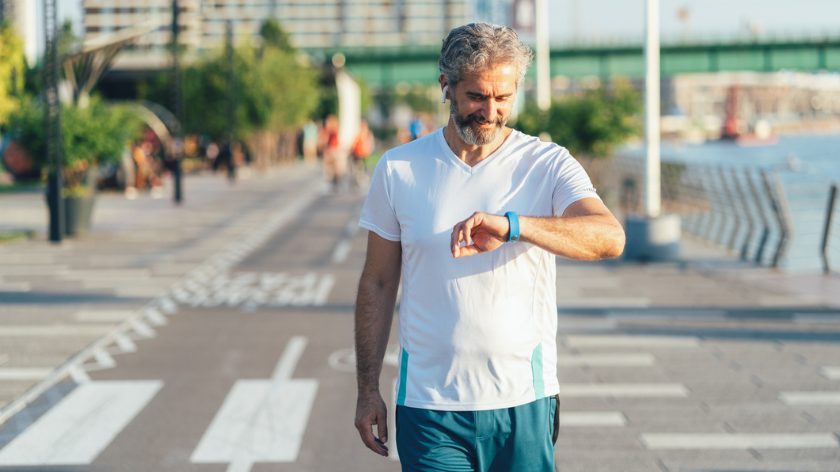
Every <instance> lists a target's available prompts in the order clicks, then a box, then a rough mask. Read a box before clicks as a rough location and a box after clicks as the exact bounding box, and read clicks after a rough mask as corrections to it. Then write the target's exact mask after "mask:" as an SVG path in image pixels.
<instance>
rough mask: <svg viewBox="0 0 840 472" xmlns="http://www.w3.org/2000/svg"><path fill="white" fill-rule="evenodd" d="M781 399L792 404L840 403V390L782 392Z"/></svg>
mask: <svg viewBox="0 0 840 472" xmlns="http://www.w3.org/2000/svg"><path fill="white" fill-rule="evenodd" d="M779 399H780V400H782V401H783V402H785V403H786V404H788V405H791V406H794V405H796V406H798V405H840V392H837V391H825V392H820V391H816V392H782V393H780V394H779Z"/></svg>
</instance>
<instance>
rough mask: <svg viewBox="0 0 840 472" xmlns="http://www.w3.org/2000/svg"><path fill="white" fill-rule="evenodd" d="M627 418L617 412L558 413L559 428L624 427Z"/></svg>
mask: <svg viewBox="0 0 840 472" xmlns="http://www.w3.org/2000/svg"><path fill="white" fill-rule="evenodd" d="M626 424H627V418H625V417H624V415H623V414H622V413H621V412H619V411H574V412H568V413H560V426H624V425H626Z"/></svg>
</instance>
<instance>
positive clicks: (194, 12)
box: [82, 0, 510, 68]
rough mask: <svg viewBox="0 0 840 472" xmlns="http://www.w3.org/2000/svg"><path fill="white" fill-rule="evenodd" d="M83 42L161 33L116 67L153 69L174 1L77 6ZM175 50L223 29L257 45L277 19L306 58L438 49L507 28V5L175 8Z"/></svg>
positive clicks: (201, 3)
mask: <svg viewBox="0 0 840 472" xmlns="http://www.w3.org/2000/svg"><path fill="white" fill-rule="evenodd" d="M82 4H83V7H84V20H83V24H84V36H85V39H88V38H91V37H94V36H98V35H102V34H109V33H112V32H115V31H119V30H120V29H122V28H126V27H127V26H130V25H137V24H143V23H146V22H152V23H156V24H159V27H158V29H157V30H156V31H155V32H154V33H152V34H149V35H147V36H146V37H144V38H142V39H141V40H139V41H137V42H136V43H135V44H134V45H133V46H132V47H130V48H127V50H126V52H125V53H123V54H121V57H120V58H118V60H117V63H116V64H115V67H117V68H120V67H128V68H132V65H133V66H135V67H143V68H149V67H151V68H155V67H162V66H163V63H164V62H165V61H166V55H167V46H168V44H169V41H170V38H171V21H172V1H171V0H82ZM178 4H179V10H180V14H179V25H180V27H181V36H180V42H181V43H182V44H184V45H185V46H186V47H187V50H188V51H204V50H209V49H213V48H216V47H219V46H221V44H222V43H223V42H224V38H225V28H226V24H227V22H228V21H230V22H231V23H232V25H233V33H234V36H235V41H236V42H237V43H241V42H242V41H244V40H248V39H250V40H257V38H258V34H259V29H260V26H261V25H262V24H263V22H264V21H265V20H266V19H267V18H276V19H277V21H278V22H279V23H280V24H281V26H282V27H283V29H285V30H286V31H287V32H288V33H289V36H290V38H291V40H292V42H293V44H294V45H295V46H296V47H298V48H302V49H305V50H340V49H347V48H383V47H389V48H392V47H409V46H412V47H414V46H420V47H423V46H437V45H439V44H440V41H441V39H442V38H443V37H444V35H445V34H446V33H447V32H448V31H449V30H450V29H451V28H453V27H455V26H457V25H461V24H464V23H468V22H471V21H490V22H493V23H502V24H506V23H508V21H507V18H508V10H509V4H510V2H509V0H179V2H178Z"/></svg>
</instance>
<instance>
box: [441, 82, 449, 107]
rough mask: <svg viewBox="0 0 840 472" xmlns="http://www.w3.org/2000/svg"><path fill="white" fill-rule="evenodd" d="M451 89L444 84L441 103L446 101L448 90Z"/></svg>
mask: <svg viewBox="0 0 840 472" xmlns="http://www.w3.org/2000/svg"><path fill="white" fill-rule="evenodd" d="M447 91H449V86H448V85H444V86H443V90H441V92H440V103H446V92H447Z"/></svg>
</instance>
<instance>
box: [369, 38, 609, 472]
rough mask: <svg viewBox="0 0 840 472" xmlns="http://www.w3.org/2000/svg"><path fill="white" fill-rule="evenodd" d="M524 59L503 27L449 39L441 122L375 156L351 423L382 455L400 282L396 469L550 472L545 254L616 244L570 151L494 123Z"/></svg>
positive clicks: (550, 355)
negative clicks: (386, 363)
mask: <svg viewBox="0 0 840 472" xmlns="http://www.w3.org/2000/svg"><path fill="white" fill-rule="evenodd" d="M531 57H532V53H531V51H530V49H529V48H528V47H527V46H526V45H525V44H524V43H522V41H521V40H520V39H519V38H518V36H517V35H516V33H515V32H514V31H513V30H512V29H510V28H508V27H504V26H493V25H488V24H483V23H473V24H469V25H465V26H461V27H458V28H455V29H453V30H452V31H450V33H449V35H448V36H447V37H446V39H445V40H444V42H443V47H442V49H441V57H440V61H439V66H440V71H441V74H440V76H439V82H440V86H441V95H442V98H443V99H444V100H446V99H449V100H450V102H451V103H450V116H449V122H448V123H447V125H446V127H444V128H442V129H439V130H437V131H435V132H433V133H430V134H428V135H426V136H424V137H421V138H418V139H416V140H415V141H412V142H410V143H407V144H404V145H402V146H399V147H397V148H395V149H392V150H390V151H388V152H387V153H385V155H384V156H383V157H382V158H381V159H380V160H379V162H378V164H377V166H376V169H375V170H374V174H373V177H372V178H371V184H370V192H369V194H368V197H367V200H366V201H365V204H364V207H363V209H362V215H361V218H360V220H359V225H360V226H361V227H363V228H365V229H368V230H369V233H368V246H367V259H366V261H365V265H364V270H363V272H362V276H361V279H360V281H359V289H358V296H357V302H356V323H355V328H356V331H355V336H356V375H357V386H358V397H357V403H356V421H355V424H356V428H357V429H358V431H359V435H360V436H361V439H362V441H363V442H364V444H365V445H366V446H367V447H368V448H370V449H371V450H373V451H374V452H376V453H378V454H381V455H387V454H388V450H387V446H386V443H387V441H388V421H387V410H386V407H385V402H384V401H383V399H382V395H381V393H380V391H379V381H380V378H379V377H380V372H381V370H382V362H383V357H384V353H385V350H386V349H385V348H386V347H387V344H388V336H389V333H390V329H391V321H392V318H393V313H394V307H395V300H396V296H397V288H398V287H399V286H400V278H401V277H402V279H403V280H402V296H401V300H400V324H399V328H400V329H399V333H400V336H399V341H400V354H399V361H398V366H399V370H400V371H399V375H398V377H397V378H398V383H397V386H396V397H397V398H396V403H397V407H396V440H397V445H398V449H399V455H400V462H401V464H402V468H403V470H406V471H420V472H426V471H444V470H445V471H450V470H469V471H475V470H480V471H487V472H502V471H504V472H511V471H521V472H554V470H555V469H554V466H555V464H554V443H553V441H554V440H555V439H556V432H557V429H556V428H557V426H558V418H557V411H558V400H557V398H556V395H557V393H558V392H559V388H560V385H559V382H558V380H557V371H556V364H557V296H556V290H555V288H556V283H557V281H556V274H555V271H556V264H555V256H556V255H559V256H563V257H567V258H571V259H581V260H584V259H585V260H591V259H600V258H607V257H616V256H618V255H619V254H621V251H622V248H623V245H624V232H623V229H622V227H621V225H620V224H619V223H618V221H616V219H615V217H614V216H613V215H612V213H610V211H609V210H608V209H607V208H606V207H605V206H604V204H603V203H602V202H601V200H600V198H599V197H598V194H597V193H596V192H595V189H594V188H593V187H592V184H591V182H590V179H589V177H588V176H587V175H586V173H585V172H584V170H583V168H582V167H581V165H580V164H579V163H578V162H577V161H576V160H575V159H574V158H573V157H572V156H571V155H570V154H569V152H568V151H567V150H566V149H564V148H562V147H560V146H558V145H556V144H554V143H544V142H541V141H540V140H538V139H537V138H535V137H532V136H528V135H525V134H523V133H521V132H518V131H515V130H513V129H511V128H508V127H507V126H506V124H507V121H508V119H509V118H510V114H511V112H512V110H513V103H514V99H515V97H516V92H517V90H518V87H519V85H520V84H521V82H522V78H523V77H524V75H525V72H526V71H527V68H528V65H529V63H530V61H531ZM519 214H522V215H523V216H521V217H520V216H519ZM524 215H528V216H524ZM374 426H375V429H374Z"/></svg>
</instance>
